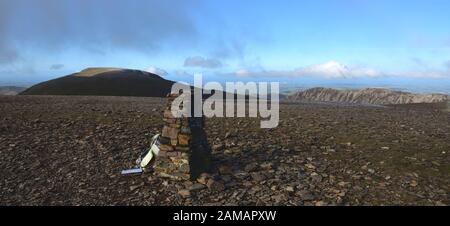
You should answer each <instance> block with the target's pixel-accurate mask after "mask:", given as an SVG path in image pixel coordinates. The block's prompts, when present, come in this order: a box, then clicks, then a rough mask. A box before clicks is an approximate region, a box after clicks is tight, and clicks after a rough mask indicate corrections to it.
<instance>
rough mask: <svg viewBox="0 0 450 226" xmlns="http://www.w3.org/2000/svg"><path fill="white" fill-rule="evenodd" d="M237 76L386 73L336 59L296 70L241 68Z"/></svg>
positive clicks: (344, 75)
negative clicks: (342, 62)
mask: <svg viewBox="0 0 450 226" xmlns="http://www.w3.org/2000/svg"><path fill="white" fill-rule="evenodd" d="M233 74H234V75H237V76H265V77H271V76H288V77H302V76H315V77H322V78H358V77H378V76H383V75H384V74H383V73H381V72H379V71H376V70H374V69H371V68H364V67H353V66H352V67H350V66H346V65H344V64H341V63H338V62H336V61H330V62H327V63H324V64H314V65H310V66H306V67H302V68H297V69H294V70H265V69H259V70H255V71H250V70H247V69H239V70H237V71H235V72H234V73H233Z"/></svg>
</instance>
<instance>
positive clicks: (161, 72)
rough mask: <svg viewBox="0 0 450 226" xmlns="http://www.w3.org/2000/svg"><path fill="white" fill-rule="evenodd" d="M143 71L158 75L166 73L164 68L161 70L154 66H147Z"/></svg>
mask: <svg viewBox="0 0 450 226" xmlns="http://www.w3.org/2000/svg"><path fill="white" fill-rule="evenodd" d="M145 71H147V72H150V73H152V74H156V75H159V76H166V75H168V73H167V71H165V70H163V69H161V68H157V67H154V66H150V67H148V68H147V69H146V70H145Z"/></svg>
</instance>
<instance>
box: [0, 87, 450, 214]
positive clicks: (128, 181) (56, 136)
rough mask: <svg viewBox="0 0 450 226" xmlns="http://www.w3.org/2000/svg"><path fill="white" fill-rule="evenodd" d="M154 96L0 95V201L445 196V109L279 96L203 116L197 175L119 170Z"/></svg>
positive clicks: (326, 200) (152, 112)
mask: <svg viewBox="0 0 450 226" xmlns="http://www.w3.org/2000/svg"><path fill="white" fill-rule="evenodd" d="M164 104H165V102H164V100H163V99H159V98H132V97H48V96H35V97H33V96H13V97H6V96H2V97H0V120H1V124H0V159H1V160H0V169H1V170H0V177H1V180H0V204H1V205H449V204H450V188H449V185H450V142H449V140H450V139H449V138H450V113H449V112H444V111H440V110H433V109H430V108H415V107H371V106H344V105H341V106H338V105H332V104H328V105H326V104H282V105H281V106H280V109H281V112H280V118H281V121H280V125H279V126H278V127H277V128H275V129H260V128H259V120H257V119H248V118H247V119H246V118H238V119H236V118H215V119H207V120H206V125H207V128H206V132H207V134H208V139H209V143H210V145H211V147H212V149H213V162H214V169H213V172H212V173H211V176H210V177H202V178H200V180H199V181H198V182H195V183H193V182H184V183H183V182H178V181H174V180H171V179H168V178H161V177H157V176H155V175H152V174H151V173H146V174H142V175H134V176H121V175H120V171H121V170H122V169H126V168H128V167H131V166H133V164H134V161H135V159H136V158H137V157H138V155H139V154H140V152H141V151H142V150H143V149H144V148H145V147H146V146H148V145H149V139H150V138H151V136H152V135H154V134H155V133H159V132H160V130H161V128H162V125H163V124H162V120H161V119H162V111H163V108H164Z"/></svg>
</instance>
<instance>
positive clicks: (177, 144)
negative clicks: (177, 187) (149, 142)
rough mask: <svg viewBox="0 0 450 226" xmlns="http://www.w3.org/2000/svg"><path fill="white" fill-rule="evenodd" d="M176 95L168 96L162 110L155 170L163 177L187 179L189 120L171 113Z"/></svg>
mask: <svg viewBox="0 0 450 226" xmlns="http://www.w3.org/2000/svg"><path fill="white" fill-rule="evenodd" d="M176 97H178V95H177V94H169V95H168V97H167V99H168V101H167V106H166V108H165V110H164V115H163V121H164V127H163V129H162V133H161V137H160V142H161V145H160V154H159V157H158V163H157V165H156V166H155V170H156V171H157V172H159V173H160V174H163V175H165V176H169V177H173V178H176V179H189V178H190V166H189V150H190V148H189V146H190V140H191V129H190V126H189V118H186V117H183V118H175V117H174V116H173V115H172V112H171V106H172V102H173V100H174V99H175V98H176Z"/></svg>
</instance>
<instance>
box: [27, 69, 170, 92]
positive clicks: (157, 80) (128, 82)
mask: <svg viewBox="0 0 450 226" xmlns="http://www.w3.org/2000/svg"><path fill="white" fill-rule="evenodd" d="M172 84H173V82H172V81H169V80H166V79H163V78H161V77H160V76H158V75H156V74H152V73H149V72H144V71H139V70H130V69H120V68H88V69H85V70H83V71H81V72H78V73H74V74H71V75H67V76H64V77H60V78H57V79H53V80H49V81H46V82H42V83H39V84H37V85H34V86H32V87H30V88H28V89H26V90H25V91H23V92H21V93H20V95H83V96H145V97H164V96H166V95H167V94H168V93H169V92H170V89H171V86H172Z"/></svg>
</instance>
